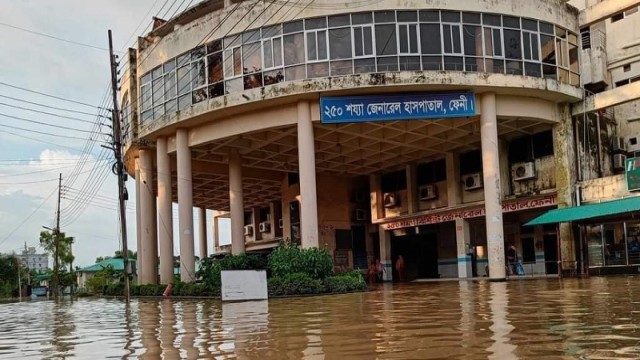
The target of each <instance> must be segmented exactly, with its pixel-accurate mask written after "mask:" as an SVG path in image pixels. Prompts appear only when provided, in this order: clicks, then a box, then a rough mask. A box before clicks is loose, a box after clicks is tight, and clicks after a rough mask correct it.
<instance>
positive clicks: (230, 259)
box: [198, 254, 268, 291]
mask: <svg viewBox="0 0 640 360" xmlns="http://www.w3.org/2000/svg"><path fill="white" fill-rule="evenodd" d="M267 267H268V263H267V259H266V258H265V257H264V256H260V255H247V254H242V255H231V256H226V257H224V258H222V259H213V258H206V259H203V260H202V264H201V267H200V270H199V271H198V277H199V278H200V279H201V280H202V283H203V284H204V285H205V287H206V289H208V290H210V291H213V290H214V289H217V288H218V289H219V288H220V286H221V279H220V274H221V273H222V270H258V269H267Z"/></svg>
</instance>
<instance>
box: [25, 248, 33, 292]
mask: <svg viewBox="0 0 640 360" xmlns="http://www.w3.org/2000/svg"><path fill="white" fill-rule="evenodd" d="M24 256H25V257H26V259H27V261H26V263H27V274H28V277H27V285H31V269H30V268H29V252H28V250H27V242H26V241H25V242H24Z"/></svg>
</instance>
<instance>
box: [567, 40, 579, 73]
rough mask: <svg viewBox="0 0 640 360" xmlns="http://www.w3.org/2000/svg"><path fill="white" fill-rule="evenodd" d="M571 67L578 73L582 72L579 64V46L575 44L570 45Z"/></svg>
mask: <svg viewBox="0 0 640 360" xmlns="http://www.w3.org/2000/svg"><path fill="white" fill-rule="evenodd" d="M569 69H571V71H573V72H575V73H577V72H580V66H579V65H578V47H577V46H575V45H571V44H570V45H569Z"/></svg>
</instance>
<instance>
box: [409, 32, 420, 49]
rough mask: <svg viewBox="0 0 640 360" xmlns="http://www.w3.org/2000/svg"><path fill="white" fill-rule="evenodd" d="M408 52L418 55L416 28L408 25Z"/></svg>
mask: <svg viewBox="0 0 640 360" xmlns="http://www.w3.org/2000/svg"><path fill="white" fill-rule="evenodd" d="M409 51H410V52H411V53H413V54H418V53H419V52H420V50H418V26H417V25H409Z"/></svg>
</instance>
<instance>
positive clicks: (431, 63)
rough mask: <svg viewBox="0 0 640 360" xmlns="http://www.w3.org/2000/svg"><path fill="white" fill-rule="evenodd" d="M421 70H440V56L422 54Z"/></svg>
mask: <svg viewBox="0 0 640 360" xmlns="http://www.w3.org/2000/svg"><path fill="white" fill-rule="evenodd" d="M422 70H442V57H441V56H423V57H422Z"/></svg>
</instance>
